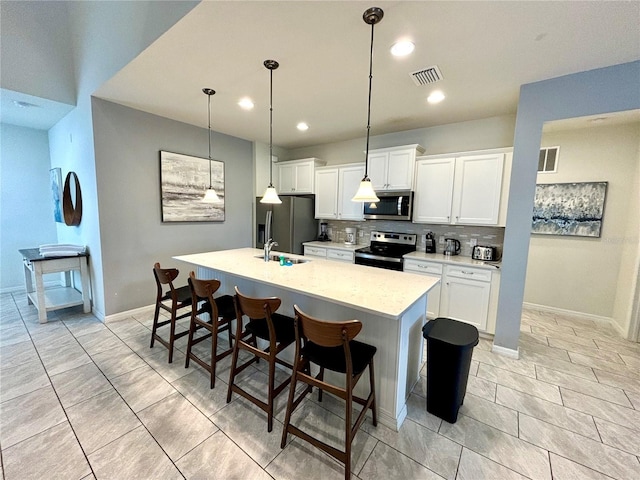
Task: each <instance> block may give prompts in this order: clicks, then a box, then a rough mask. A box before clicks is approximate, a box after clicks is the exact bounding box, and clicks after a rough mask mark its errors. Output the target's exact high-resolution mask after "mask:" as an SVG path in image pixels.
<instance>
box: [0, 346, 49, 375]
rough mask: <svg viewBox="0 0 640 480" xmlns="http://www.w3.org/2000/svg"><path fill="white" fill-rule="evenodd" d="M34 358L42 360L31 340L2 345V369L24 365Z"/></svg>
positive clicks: (0, 356) (0, 361) (0, 350)
mask: <svg viewBox="0 0 640 480" xmlns="http://www.w3.org/2000/svg"><path fill="white" fill-rule="evenodd" d="M33 360H35V361H40V359H39V357H38V353H37V351H36V348H35V347H34V346H33V343H32V342H31V341H30V340H29V341H26V342H20V343H14V344H12V345H7V346H6V347H0V365H1V367H0V368H1V369H2V370H4V369H5V368H11V367H16V366H18V365H23V364H25V363H28V362H31V361H33Z"/></svg>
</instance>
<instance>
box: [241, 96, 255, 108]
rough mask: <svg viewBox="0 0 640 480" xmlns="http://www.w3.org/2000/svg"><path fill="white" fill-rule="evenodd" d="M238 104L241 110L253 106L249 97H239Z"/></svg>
mask: <svg viewBox="0 0 640 480" xmlns="http://www.w3.org/2000/svg"><path fill="white" fill-rule="evenodd" d="M238 105H240V108H242V109H243V110H251V109H252V108H253V102H252V101H251V99H250V98H249V97H244V98H241V99H240V101H239V102H238Z"/></svg>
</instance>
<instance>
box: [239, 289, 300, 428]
mask: <svg viewBox="0 0 640 480" xmlns="http://www.w3.org/2000/svg"><path fill="white" fill-rule="evenodd" d="M235 300H236V318H237V326H236V341H235V343H234V344H233V357H232V359H231V374H230V375H229V390H228V392H227V403H229V402H230V401H231V393H232V392H236V393H239V394H240V395H242V396H243V397H244V398H246V399H247V400H249V401H251V402H253V403H254V404H256V405H257V406H258V407H260V408H261V409H262V410H264V411H265V412H267V431H269V432H270V431H271V430H272V429H273V401H274V399H275V398H276V397H277V396H278V394H279V393H280V392H282V390H284V389H285V388H286V387H287V385H288V384H289V382H290V381H291V377H289V378H287V380H285V381H284V382H282V383H281V384H280V385H278V386H277V387H275V386H274V380H275V369H276V363H279V364H280V365H284V366H286V367H288V368H293V367H292V365H291V364H289V363H287V362H285V361H284V360H281V359H280V358H278V357H277V355H278V354H279V353H280V352H281V351H282V350H284V349H285V348H287V347H288V346H289V345H291V344H292V343H293V341H294V337H295V333H294V330H293V319H292V318H291V317H287V316H284V315H280V314H277V313H275V311H276V310H277V309H278V308H279V307H280V304H281V303H282V302H281V300H280V299H279V298H276V297H270V298H251V297H246V296H244V295H242V294H241V293H240V291H239V290H238V287H236V296H235ZM244 316H247V317H248V318H249V322H248V323H247V325H246V326H245V327H244V329H243V326H242V324H243V322H242V319H243V317H244ZM256 338H260V339H262V340H266V341H268V342H269V346H268V347H267V348H265V349H264V350H261V349H260V348H258V346H257V343H256ZM246 339H249V341H253V343H254V344H253V345H252V344H251V343H249V341H246ZM240 350H247V351H249V352H251V353H252V354H253V355H254V356H253V358H252V359H251V360H248V361H247V362H245V363H244V364H242V365H240V366H238V365H237V364H238V353H239V351H240ZM260 358H262V359H264V360H266V361H267V362H268V364H269V380H268V384H269V385H268V391H267V401H266V402H263V401H262V400H260V399H258V398H256V397H254V396H253V395H251V394H249V393H248V392H246V391H245V390H243V389H242V388H240V387H239V386H238V385H236V384H235V383H234V381H235V378H236V375H237V374H239V373H240V372H242V371H243V370H244V369H245V368H247V367H249V365H251V363H252V362H253V361H257V360H259V359H260Z"/></svg>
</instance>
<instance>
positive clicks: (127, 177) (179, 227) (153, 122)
mask: <svg viewBox="0 0 640 480" xmlns="http://www.w3.org/2000/svg"><path fill="white" fill-rule="evenodd" d="M92 112H93V126H94V139H95V144H94V148H95V158H96V179H97V192H98V206H99V229H100V244H101V247H102V272H103V275H102V276H103V281H104V302H105V311H104V313H105V316H109V315H113V314H115V313H119V312H123V311H126V310H131V309H135V308H138V307H142V306H146V305H150V304H153V303H154V301H155V283H154V280H153V274H152V268H153V264H154V263H155V262H160V264H161V265H162V266H163V267H177V268H178V269H179V270H180V277H179V281H178V283H179V284H186V281H187V275H188V273H189V268H190V267H189V266H188V265H186V264H179V263H178V262H176V261H175V260H173V259H172V258H171V257H173V256H175V255H185V254H190V253H198V252H205V251H213V250H224V249H230V248H240V247H248V246H251V231H252V226H253V223H252V211H253V203H252V202H254V197H253V166H252V164H253V145H252V143H251V142H249V141H246V140H242V139H239V138H236V137H231V136H228V135H224V134H220V133H216V132H214V133H213V135H212V152H211V153H212V157H213V158H214V159H216V160H221V161H223V162H224V164H225V221H224V222H201V223H198V222H189V223H162V221H161V201H160V156H159V151H160V150H167V151H171V152H176V153H182V154H186V155H194V156H199V157H204V158H207V156H208V133H207V129H206V128H204V129H203V128H198V127H195V126H193V125H188V124H185V123H180V122H176V121H174V120H169V119H167V118H164V117H159V116H155V115H151V114H148V113H144V112H141V111H138V110H134V109H131V108H128V107H124V106H122V105H117V104H114V103H111V102H107V101H105V100H100V99H97V98H94V99H93V102H92ZM203 193H204V192H203Z"/></svg>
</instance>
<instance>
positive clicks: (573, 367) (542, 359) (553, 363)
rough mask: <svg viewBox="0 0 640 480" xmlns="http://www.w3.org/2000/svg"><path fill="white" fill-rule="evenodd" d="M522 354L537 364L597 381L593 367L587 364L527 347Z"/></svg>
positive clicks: (524, 357)
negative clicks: (549, 355) (551, 355)
mask: <svg viewBox="0 0 640 480" xmlns="http://www.w3.org/2000/svg"><path fill="white" fill-rule="evenodd" d="M520 356H521V357H522V358H523V359H526V360H527V361H529V362H533V363H534V364H535V365H536V366H541V367H547V368H551V369H553V370H558V371H560V372H564V373H568V374H570V375H575V376H576V377H581V378H585V379H587V380H593V381H596V376H595V374H594V373H593V369H592V368H591V367H587V366H585V365H578V364H576V363H572V362H566V361H564V360H558V359H557V358H548V357H546V356H545V355H541V354H539V353H537V352H531V351H527V350H526V349H524V350H522V351H521V352H520Z"/></svg>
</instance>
